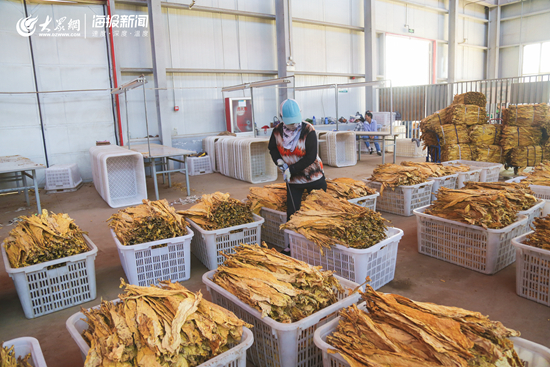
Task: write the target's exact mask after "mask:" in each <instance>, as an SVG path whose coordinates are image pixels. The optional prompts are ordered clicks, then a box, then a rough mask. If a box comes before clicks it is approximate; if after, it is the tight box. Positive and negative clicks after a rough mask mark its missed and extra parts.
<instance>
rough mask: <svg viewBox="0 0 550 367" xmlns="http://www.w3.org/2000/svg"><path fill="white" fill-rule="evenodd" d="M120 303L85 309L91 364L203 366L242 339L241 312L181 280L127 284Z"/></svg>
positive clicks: (85, 334)
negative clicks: (226, 308) (145, 285)
mask: <svg viewBox="0 0 550 367" xmlns="http://www.w3.org/2000/svg"><path fill="white" fill-rule="evenodd" d="M122 286H124V287H125V289H124V293H123V294H120V295H119V298H120V302H118V303H113V302H109V301H102V302H101V306H100V307H98V308H92V309H90V310H86V309H82V310H81V311H82V313H83V314H84V315H85V316H86V317H87V319H86V320H84V321H86V323H87V324H88V329H86V330H84V331H83V333H82V337H83V338H84V340H85V341H86V342H87V343H88V345H89V346H90V349H89V351H88V355H87V357H86V361H85V363H84V366H85V367H111V366H159V367H160V366H166V367H176V366H189V367H193V366H198V365H199V364H201V363H204V362H206V361H207V360H209V359H211V358H213V357H215V356H217V355H219V354H221V353H223V352H225V351H227V350H228V349H229V348H230V345H231V344H234V343H238V342H240V340H241V337H242V333H243V326H246V327H251V325H248V324H246V323H245V322H244V321H242V320H240V319H238V318H237V317H236V316H235V314H233V313H232V312H230V311H227V310H225V309H224V308H222V307H220V306H218V305H215V304H213V303H211V302H208V301H207V300H205V299H203V297H202V294H201V292H200V291H199V292H197V293H193V292H191V291H189V290H187V289H186V288H185V287H184V286H182V285H180V284H179V283H171V282H170V281H162V282H160V284H159V285H158V286H151V287H140V286H136V285H130V284H124V282H123V283H122Z"/></svg>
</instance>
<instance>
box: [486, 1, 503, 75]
mask: <svg viewBox="0 0 550 367" xmlns="http://www.w3.org/2000/svg"><path fill="white" fill-rule="evenodd" d="M487 47H488V50H487V75H486V78H487V79H498V74H499V72H498V69H499V47H500V6H495V7H494V8H491V9H489V32H488V42H487Z"/></svg>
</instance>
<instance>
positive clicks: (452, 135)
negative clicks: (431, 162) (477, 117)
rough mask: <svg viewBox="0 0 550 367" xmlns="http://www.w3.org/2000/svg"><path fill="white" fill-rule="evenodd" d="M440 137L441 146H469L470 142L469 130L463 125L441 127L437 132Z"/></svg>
mask: <svg viewBox="0 0 550 367" xmlns="http://www.w3.org/2000/svg"><path fill="white" fill-rule="evenodd" d="M435 133H436V134H437V136H438V137H439V143H440V144H441V145H446V144H468V143H469V142H470V134H469V132H468V128H467V127H466V126H462V125H441V126H440V127H439V129H436V130H435Z"/></svg>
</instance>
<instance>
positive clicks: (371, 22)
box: [364, 0, 378, 111]
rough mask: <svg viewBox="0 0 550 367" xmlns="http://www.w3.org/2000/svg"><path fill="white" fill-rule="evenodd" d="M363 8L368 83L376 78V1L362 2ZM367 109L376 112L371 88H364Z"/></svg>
mask: <svg viewBox="0 0 550 367" xmlns="http://www.w3.org/2000/svg"><path fill="white" fill-rule="evenodd" d="M364 6H365V19H364V24H365V81H366V82H370V81H373V80H376V76H377V74H378V73H377V66H378V65H377V60H378V53H377V52H376V18H375V14H374V8H375V6H376V0H364ZM365 94H366V102H367V106H366V107H367V108H368V109H370V110H374V111H376V110H377V106H375V99H374V97H375V95H374V88H373V87H365Z"/></svg>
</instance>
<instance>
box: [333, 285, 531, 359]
mask: <svg viewBox="0 0 550 367" xmlns="http://www.w3.org/2000/svg"><path fill="white" fill-rule="evenodd" d="M361 296H362V299H363V300H364V301H366V303H365V308H366V309H367V311H365V310H363V309H360V308H358V307H357V305H355V304H354V305H351V306H350V307H348V308H345V309H343V310H342V311H340V320H339V322H338V326H337V328H336V330H335V331H334V332H333V333H332V334H330V335H328V336H327V338H326V341H327V343H328V344H330V345H331V346H333V347H334V348H336V350H332V349H329V350H328V353H331V354H335V353H339V354H340V355H341V356H342V357H343V358H344V359H345V360H346V361H347V362H348V363H349V365H350V366H352V367H359V366H365V367H380V366H408V367H435V366H452V367H470V366H485V367H489V366H500V367H520V366H523V363H522V361H521V360H520V359H519V357H518V355H517V354H516V352H515V351H514V344H513V342H512V341H511V340H510V339H508V338H509V337H513V336H519V335H520V333H519V332H518V331H515V330H512V329H508V328H506V327H505V326H503V325H502V323H500V322H498V321H491V320H490V319H489V318H488V317H487V316H483V315H482V314H480V313H479V312H474V311H468V310H465V309H462V308H457V307H449V306H442V305H437V304H433V303H425V302H416V301H413V300H410V299H408V298H406V297H403V296H400V295H397V294H385V293H381V292H376V291H374V290H373V289H372V287H370V286H369V285H367V286H366V290H365V293H363V292H361Z"/></svg>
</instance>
